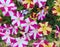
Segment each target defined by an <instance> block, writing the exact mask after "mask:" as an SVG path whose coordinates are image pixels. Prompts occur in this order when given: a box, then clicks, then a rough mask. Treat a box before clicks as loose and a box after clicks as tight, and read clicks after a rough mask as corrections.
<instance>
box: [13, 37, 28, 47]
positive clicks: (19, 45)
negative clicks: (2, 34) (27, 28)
mask: <svg viewBox="0 0 60 47" xmlns="http://www.w3.org/2000/svg"><path fill="white" fill-rule="evenodd" d="M15 40H16V42H15V43H13V46H12V47H26V46H27V45H28V40H26V38H24V37H21V38H16V39H15Z"/></svg>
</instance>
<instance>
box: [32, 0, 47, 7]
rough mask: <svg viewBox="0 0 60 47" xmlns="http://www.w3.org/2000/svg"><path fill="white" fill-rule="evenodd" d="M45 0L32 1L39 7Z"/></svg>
mask: <svg viewBox="0 0 60 47" xmlns="http://www.w3.org/2000/svg"><path fill="white" fill-rule="evenodd" d="M46 1H47V0H33V2H34V3H35V4H37V5H38V7H39V8H41V7H44V6H45V4H46Z"/></svg>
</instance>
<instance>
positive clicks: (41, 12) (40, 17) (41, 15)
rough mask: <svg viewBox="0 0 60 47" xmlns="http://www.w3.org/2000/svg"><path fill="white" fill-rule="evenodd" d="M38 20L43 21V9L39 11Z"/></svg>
mask: <svg viewBox="0 0 60 47" xmlns="http://www.w3.org/2000/svg"><path fill="white" fill-rule="evenodd" d="M37 15H38V20H43V19H45V15H46V14H45V10H44V9H43V10H41V11H40V12H39V13H38V14H37Z"/></svg>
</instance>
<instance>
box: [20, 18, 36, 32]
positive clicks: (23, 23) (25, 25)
mask: <svg viewBox="0 0 60 47" xmlns="http://www.w3.org/2000/svg"><path fill="white" fill-rule="evenodd" d="M35 24H37V23H36V21H34V20H32V19H30V18H27V19H25V20H24V21H21V27H23V29H24V31H25V32H28V31H29V30H30V29H32V27H33V25H35Z"/></svg>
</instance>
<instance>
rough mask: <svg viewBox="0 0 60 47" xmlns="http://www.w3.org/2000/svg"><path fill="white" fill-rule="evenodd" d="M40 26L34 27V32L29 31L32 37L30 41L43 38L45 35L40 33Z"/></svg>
mask: <svg viewBox="0 0 60 47" xmlns="http://www.w3.org/2000/svg"><path fill="white" fill-rule="evenodd" d="M39 28H40V27H39V25H33V27H32V30H31V31H29V33H28V35H29V36H30V39H37V38H42V37H43V34H42V32H39V31H38V29H39Z"/></svg>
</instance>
